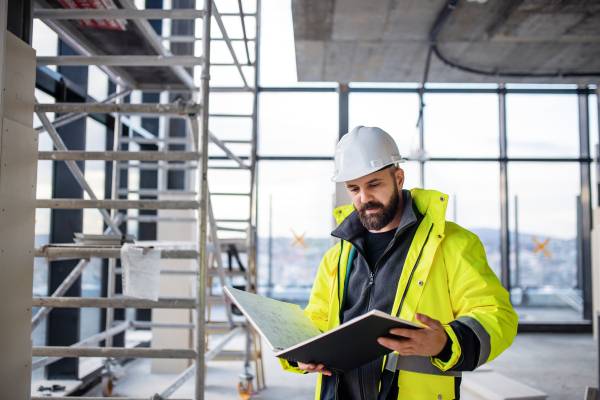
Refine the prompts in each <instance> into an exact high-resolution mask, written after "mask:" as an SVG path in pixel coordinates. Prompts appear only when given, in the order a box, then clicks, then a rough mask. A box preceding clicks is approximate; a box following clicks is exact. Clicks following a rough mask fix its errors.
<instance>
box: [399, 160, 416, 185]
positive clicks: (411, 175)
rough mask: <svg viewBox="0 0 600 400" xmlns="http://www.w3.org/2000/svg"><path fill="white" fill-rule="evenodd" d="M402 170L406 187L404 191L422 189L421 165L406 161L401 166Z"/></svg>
mask: <svg viewBox="0 0 600 400" xmlns="http://www.w3.org/2000/svg"><path fill="white" fill-rule="evenodd" d="M400 168H402V169H403V170H404V187H403V189H407V190H410V189H414V188H418V187H421V183H420V182H421V171H420V169H421V165H420V164H419V162H417V161H406V162H404V163H402V164H400Z"/></svg>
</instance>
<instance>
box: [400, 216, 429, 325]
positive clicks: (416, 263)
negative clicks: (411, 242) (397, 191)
mask: <svg viewBox="0 0 600 400" xmlns="http://www.w3.org/2000/svg"><path fill="white" fill-rule="evenodd" d="M432 229H433V224H431V227H430V228H429V232H427V237H426V238H425V243H423V247H421V251H420V252H419V256H418V257H417V261H416V262H415V266H414V267H413V269H412V271H411V272H410V276H409V277H408V282H407V283H406V288H405V289H404V293H403V294H402V300H400V305H399V306H398V314H397V315H396V316H397V317H399V316H400V311H401V310H402V305H403V304H404V299H405V298H406V294H407V293H408V288H409V287H410V282H411V281H412V278H413V275H414V274H415V271H416V270H417V266H418V265H419V261H421V256H422V255H423V250H424V249H425V246H426V245H427V242H428V241H429V235H430V234H431V230H432Z"/></svg>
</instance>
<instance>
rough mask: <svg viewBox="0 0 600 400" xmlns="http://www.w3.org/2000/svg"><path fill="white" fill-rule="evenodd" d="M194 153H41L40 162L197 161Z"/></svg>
mask: <svg viewBox="0 0 600 400" xmlns="http://www.w3.org/2000/svg"><path fill="white" fill-rule="evenodd" d="M200 157H201V154H200V153H198V152H194V151H168V152H164V151H77V150H70V151H62V150H56V151H40V152H39V153H38V160H54V161H67V160H73V161H197V160H199V159H200Z"/></svg>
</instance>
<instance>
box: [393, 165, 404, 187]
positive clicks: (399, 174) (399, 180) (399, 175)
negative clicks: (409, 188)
mask: <svg viewBox="0 0 600 400" xmlns="http://www.w3.org/2000/svg"><path fill="white" fill-rule="evenodd" d="M395 175H396V184H398V190H402V188H403V187H404V170H403V169H402V168H400V167H398V169H397V170H396V174H395Z"/></svg>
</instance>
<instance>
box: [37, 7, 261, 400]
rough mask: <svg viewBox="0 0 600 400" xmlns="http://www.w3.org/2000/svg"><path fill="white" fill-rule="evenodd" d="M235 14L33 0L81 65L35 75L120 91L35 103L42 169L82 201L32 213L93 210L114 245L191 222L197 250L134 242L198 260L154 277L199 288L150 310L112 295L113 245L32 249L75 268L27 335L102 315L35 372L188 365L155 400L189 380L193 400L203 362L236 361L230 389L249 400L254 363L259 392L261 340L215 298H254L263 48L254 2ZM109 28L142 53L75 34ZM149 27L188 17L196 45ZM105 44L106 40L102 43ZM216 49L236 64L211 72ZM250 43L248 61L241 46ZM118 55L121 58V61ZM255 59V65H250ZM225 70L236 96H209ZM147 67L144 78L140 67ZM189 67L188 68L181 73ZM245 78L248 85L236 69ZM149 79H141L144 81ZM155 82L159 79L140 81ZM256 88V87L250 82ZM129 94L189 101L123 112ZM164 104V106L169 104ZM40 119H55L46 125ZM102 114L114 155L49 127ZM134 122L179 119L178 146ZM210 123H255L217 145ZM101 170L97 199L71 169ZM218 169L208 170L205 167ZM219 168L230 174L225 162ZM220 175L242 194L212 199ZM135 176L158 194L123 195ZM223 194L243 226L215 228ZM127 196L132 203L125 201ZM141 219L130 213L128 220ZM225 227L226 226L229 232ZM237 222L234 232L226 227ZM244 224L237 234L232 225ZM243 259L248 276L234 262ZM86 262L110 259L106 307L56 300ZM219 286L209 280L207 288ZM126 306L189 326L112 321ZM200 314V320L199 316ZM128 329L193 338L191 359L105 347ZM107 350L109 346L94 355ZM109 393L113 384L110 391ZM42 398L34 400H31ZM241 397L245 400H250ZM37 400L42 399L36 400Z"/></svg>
mask: <svg viewBox="0 0 600 400" xmlns="http://www.w3.org/2000/svg"><path fill="white" fill-rule="evenodd" d="M238 5H239V12H237V13H219V12H218V10H217V6H216V4H215V3H214V2H213V1H212V0H204V4H203V9H202V10H197V9H171V10H164V9H146V10H139V9H137V8H136V7H135V5H134V4H133V2H132V1H131V0H119V2H118V4H117V6H118V8H116V9H63V8H61V6H60V5H59V3H57V2H55V1H51V0H47V1H46V0H36V9H35V11H34V18H39V19H41V20H42V21H43V22H44V23H46V25H48V26H49V27H50V28H51V29H53V30H54V31H55V32H56V33H57V34H58V36H59V37H60V39H61V40H63V41H64V42H66V43H67V44H68V45H69V46H71V47H72V48H73V49H74V50H75V51H77V52H78V53H79V54H80V55H79V56H63V55H59V56H56V57H38V58H37V65H38V66H44V65H63V66H88V65H96V66H98V68H100V69H101V70H102V71H103V72H105V73H106V74H107V75H108V77H109V79H110V80H111V81H112V82H113V83H114V84H115V85H117V90H116V93H114V94H112V95H110V96H108V97H107V98H106V99H105V100H103V101H100V102H97V103H55V104H39V103H37V102H36V105H35V112H36V114H37V116H38V117H39V119H40V121H41V122H42V126H40V127H38V128H37V130H38V132H40V133H41V132H44V131H45V132H47V133H48V134H49V135H50V138H51V139H52V143H53V145H54V147H55V149H56V150H54V151H43V152H42V151H41V152H39V156H38V159H39V160H53V161H64V162H65V163H66V165H67V167H68V168H69V170H70V172H71V173H72V174H73V176H74V177H75V179H76V181H77V183H78V184H79V185H80V186H81V188H82V189H83V190H84V191H85V192H86V193H87V195H88V196H89V199H57V198H53V199H38V200H37V207H38V208H50V209H98V210H99V211H100V213H101V215H102V219H103V221H104V223H105V225H106V230H105V231H104V233H105V234H110V233H114V234H118V235H122V234H123V233H124V232H123V227H125V226H126V222H127V221H137V222H138V223H140V222H141V223H143V222H152V223H158V222H182V223H191V224H195V226H196V227H197V234H196V242H195V243H168V242H167V243H164V242H159V241H155V242H139V243H138V244H136V245H140V246H145V247H153V248H156V249H159V250H160V252H161V258H162V259H180V260H195V261H196V262H197V263H196V264H197V268H196V269H195V270H173V269H168V270H162V271H161V275H182V276H188V277H191V278H195V293H196V296H195V297H189V298H183V297H178V298H159V299H158V301H152V300H144V299H136V298H126V297H123V296H120V295H118V294H116V292H115V281H116V276H117V275H119V274H121V273H122V269H121V268H120V267H119V265H118V262H117V260H118V259H120V257H121V246H117V245H114V246H106V245H82V244H76V243H73V244H52V243H51V244H47V245H43V246H41V247H39V248H36V249H35V257H43V258H46V259H47V260H65V259H79V260H80V261H79V262H78V263H77V265H76V266H75V268H74V269H73V270H72V271H71V272H70V274H69V275H68V276H67V278H66V279H65V280H64V281H63V282H62V284H61V285H60V286H59V287H58V288H57V289H56V290H55V291H54V292H53V293H52V294H51V295H49V296H48V297H34V298H33V306H34V307H39V309H38V311H37V313H36V315H35V316H34V317H33V319H32V330H33V329H35V328H36V327H37V326H38V325H39V324H40V323H41V322H42V321H43V319H44V318H45V317H46V316H47V315H48V314H49V313H50V311H51V310H52V309H53V308H61V307H65V308H82V307H95V308H104V309H106V327H105V330H104V331H102V332H100V333H98V334H95V335H93V336H91V337H88V338H86V339H84V340H81V341H79V342H77V343H75V344H73V345H71V346H68V347H58V346H39V347H34V348H33V356H34V357H43V358H41V359H38V360H36V361H35V362H33V365H32V368H33V369H37V368H42V367H44V366H47V365H49V364H51V363H53V362H55V361H57V360H60V359H61V358H64V357H101V358H107V360H108V361H107V365H109V360H110V358H171V359H189V360H193V361H194V362H193V364H192V365H191V366H190V367H189V368H187V369H186V370H185V371H184V372H183V373H181V374H180V375H179V376H178V377H177V378H176V379H175V380H174V381H173V382H172V383H171V384H170V385H169V386H168V387H167V388H165V389H164V390H163V391H162V392H161V393H156V394H155V395H154V396H153V397H152V398H153V399H166V398H169V397H170V396H171V395H172V394H173V393H174V392H175V391H176V390H177V389H178V388H179V387H181V386H182V385H183V384H184V383H185V382H186V381H187V380H188V379H190V378H191V377H192V376H193V377H194V378H195V391H194V399H195V400H200V399H204V386H205V364H206V362H208V361H210V360H243V361H244V365H245V367H244V371H243V373H242V374H241V375H240V379H241V381H240V383H239V387H238V390H239V391H240V394H241V395H245V394H249V393H250V392H252V386H251V381H252V378H253V375H252V374H250V362H251V361H253V362H254V363H255V368H256V372H255V373H256V375H257V378H258V379H257V382H256V388H257V389H263V388H264V387H265V384H264V374H263V369H262V353H261V345H260V340H259V338H258V336H257V335H255V334H254V332H253V330H252V328H251V326H250V324H248V323H247V321H246V320H244V319H243V318H242V317H237V318H234V316H233V315H232V305H231V304H230V302H229V300H228V299H227V298H226V296H224V295H223V294H222V293H219V291H214V290H213V287H214V286H215V284H216V282H219V286H223V285H225V284H227V282H228V279H233V278H234V277H243V278H244V279H245V284H244V286H245V290H248V291H254V292H255V291H256V288H257V275H256V274H257V268H256V233H255V232H256V216H255V213H254V212H253V210H254V209H255V201H256V143H257V141H256V136H257V98H256V95H257V90H256V85H255V83H256V82H257V64H258V39H259V27H260V20H259V10H260V4H259V0H257V3H256V11H255V12H254V13H244V11H243V8H242V4H241V1H239V2H238ZM224 16H226V17H236V18H239V19H240V21H241V26H242V32H243V38H242V39H231V38H230V37H229V35H228V32H227V30H226V28H225V24H224V23H223V18H222V17H224ZM105 18H108V19H110V18H114V19H119V20H128V21H129V23H128V25H127V27H128V30H129V31H128V32H127V33H126V34H127V35H129V36H130V37H133V38H135V39H136V40H140V43H141V44H140V45H139V48H140V51H139V52H141V53H145V54H119V53H115V48H118V46H107V45H106V43H105V42H103V41H102V40H101V39H102V38H103V34H104V33H107V32H102V30H101V29H100V30H95V31H94V32H93V33H90V31H89V30H88V31H86V30H85V29H84V28H82V27H81V26H79V25H78V24H77V22H76V21H75V20H77V19H82V20H100V19H105ZM245 18H254V20H255V25H256V32H255V35H254V38H249V35H248V32H247V30H246V23H245ZM149 19H152V20H157V19H158V20H160V19H171V20H173V19H184V20H196V19H201V20H202V21H203V24H202V25H203V28H202V37H201V38H197V37H196V36H195V35H194V36H175V35H170V36H159V35H157V34H156V32H155V30H154V29H153V28H152V26H151V24H150V22H149V21H148V20H149ZM212 21H214V22H216V24H217V26H218V28H219V31H220V33H221V36H222V37H220V38H211V23H212ZM105 38H106V39H107V40H108V39H109V36H108V34H107V35H105ZM198 40H201V41H202V48H203V54H202V56H200V57H197V56H194V55H173V54H172V53H171V51H170V50H169V49H168V48H167V47H165V46H164V45H163V42H167V43H195V42H196V41H198ZM213 40H218V41H224V42H225V44H226V45H227V48H228V50H229V52H230V54H231V58H232V60H233V62H232V63H211V57H210V49H211V41H213ZM236 41H241V42H243V45H244V52H245V56H246V62H245V63H242V62H240V61H239V58H238V55H237V53H236V51H235V49H234V46H233V43H234V42H236ZM252 42H254V48H253V49H252V50H253V51H251V49H250V47H251V46H249V43H252ZM124 53H126V52H124ZM251 53H252V54H253V59H252V58H251ZM224 65H227V66H233V67H235V69H236V70H237V71H238V73H239V75H240V77H241V80H242V82H243V86H241V87H211V86H210V84H209V79H210V75H209V74H210V67H211V66H224ZM195 66H199V67H201V69H202V72H201V85H200V87H199V88H198V87H196V85H195V84H194V79H193V74H192V73H191V71H190V70H189V67H195ZM140 67H143V68H140ZM186 67H188V68H186ZM242 67H244V68H248V69H249V70H250V71H251V74H252V77H251V79H248V77H247V76H246V74H245V72H244V68H242ZM143 70H146V71H150V73H140V71H143ZM153 75H154V76H156V77H157V78H156V79H155V80H153V79H151V78H148V76H150V77H151V76H153ZM249 82H253V83H249ZM133 90H142V91H155V92H156V91H158V92H163V93H165V92H166V93H182V92H186V93H189V96H188V97H189V100H182V99H181V98H177V99H174V100H173V99H169V100H171V101H161V102H159V103H142V104H131V103H125V102H123V99H124V98H126V96H129V95H130V94H131V92H132V91H133ZM211 92H223V93H240V92H248V93H251V94H252V96H253V101H252V107H253V109H252V112H251V113H249V114H209V99H210V93H211ZM168 97H169V96H164V97H161V99H163V100H164V99H166V98H168ZM46 113H57V114H61V115H60V116H59V117H57V118H56V119H55V120H54V121H53V122H50V120H49V118H48V117H47V115H46ZM92 113H97V114H110V115H112V116H114V118H115V129H114V148H113V149H112V151H97V152H92V151H78V150H69V149H68V148H67V146H66V145H65V144H64V142H63V141H62V139H61V137H60V135H59V134H58V133H57V131H56V128H58V127H60V126H64V125H66V124H68V123H70V122H73V121H76V120H78V119H80V118H84V117H86V116H87V115H89V114H92ZM130 116H142V117H143V116H147V117H148V116H149V117H158V116H160V117H162V118H165V119H171V118H182V119H184V120H185V122H186V126H187V135H186V137H171V136H169V135H167V134H165V131H164V130H163V133H162V136H161V135H158V136H157V135H154V134H152V133H150V132H148V131H146V130H145V129H143V128H142V127H140V126H135V124H133V123H132V121H131V119H127V118H128V117H130ZM209 117H210V118H246V119H249V120H250V121H251V126H252V128H251V137H250V138H249V139H248V140H220V139H219V138H218V137H217V136H216V135H214V134H213V133H211V132H210V131H209ZM124 124H127V126H128V127H129V129H128V134H127V135H126V136H123V126H124ZM209 143H212V144H213V146H214V149H215V150H216V149H218V151H220V152H221V153H222V154H224V155H223V156H217V157H214V156H210V153H211V152H212V150H209ZM131 144H137V145H144V144H152V145H156V146H157V148H158V151H130V150H129V146H130V145H131ZM229 144H246V145H249V147H250V151H249V154H248V155H247V156H245V157H240V156H237V155H236V154H235V153H234V151H232V150H231V149H230V148H229V146H228V145H229ZM173 145H175V146H179V147H181V146H184V147H185V149H184V150H181V149H178V150H173V149H172V147H173ZM88 160H101V161H107V162H112V177H111V180H112V193H111V198H110V199H99V198H98V197H97V196H96V195H95V193H94V192H93V190H92V188H91V186H90V185H89V184H88V182H86V179H85V176H84V174H83V172H82V170H81V169H80V168H79V166H78V165H77V161H88ZM210 160H214V161H215V162H210ZM223 162H227V164H223ZM211 169H218V170H225V171H228V170H229V171H239V170H245V171H248V173H249V178H250V182H249V188H250V189H249V191H246V192H239V193H222V192H213V193H211V192H210V191H209V182H208V174H209V170H211ZM131 170H137V171H142V170H156V171H157V172H158V182H159V183H158V188H157V189H141V188H138V189H135V188H133V189H132V188H130V187H129V186H128V183H123V182H121V181H120V177H121V173H122V172H123V171H124V172H125V173H129V171H131ZM170 171H183V173H184V176H185V188H184V189H177V190H173V189H170V188H168V187H167V184H166V182H167V174H168V173H169V172H170ZM173 194H176V195H179V196H183V197H186V198H188V199H187V200H181V199H177V200H173V199H161V197H163V196H165V195H166V196H168V195H173ZM143 196H154V197H156V199H141V198H140V197H143ZM216 196H219V197H222V196H244V197H247V198H248V205H249V207H248V218H243V219H239V218H238V219H231V218H229V219H217V218H215V213H214V211H213V207H212V205H213V203H216V204H218V202H219V200H217V199H216V198H215V197H216ZM130 197H132V198H130ZM136 210H137V211H138V212H137V213H136V212H135V211H136ZM139 210H192V211H193V212H194V214H195V217H170V216H161V215H142V214H140V213H139ZM227 224H230V225H229V226H227ZM231 224H237V225H236V226H237V227H231ZM240 224H243V226H242V227H240ZM226 232H235V233H236V234H237V237H233V238H232V237H229V238H220V237H219V236H220V233H221V234H223V233H226ZM240 253H246V254H247V257H246V266H245V267H244V266H243V262H242V261H241V260H240V257H239V254H240ZM225 254H227V255H228V256H229V268H228V269H226V268H225V265H224V261H223V256H224V255H225ZM232 257H233V258H234V259H235V260H237V262H238V267H237V268H233V265H232V261H231V260H232ZM91 258H101V259H108V260H109V262H108V271H109V273H108V293H107V297H105V298H104V297H101V298H83V297H64V295H65V293H66V292H67V291H68V290H69V288H70V287H71V286H72V285H73V284H74V283H75V282H76V281H77V279H78V278H79V277H80V276H81V274H82V272H83V271H84V270H85V268H86V267H87V266H88V265H89V264H90V259H91ZM215 278H216V280H215ZM213 306H223V307H224V309H225V320H215V319H213V318H214V315H213V313H212V307H213ZM123 308H136V309H160V308H165V309H186V310H191V311H192V314H193V316H194V322H193V323H190V324H186V323H160V322H148V321H135V320H124V321H119V320H115V316H114V310H115V309H123ZM207 309H208V317H207V315H206V310H207ZM136 328H142V329H147V328H175V329H187V330H191V331H192V332H193V335H194V342H195V349H155V348H121V347H113V346H112V339H113V337H114V336H115V335H118V334H121V333H123V332H125V331H127V330H128V329H136ZM242 333H243V334H244V335H245V339H246V345H245V348H244V349H242V350H240V351H231V350H224V347H225V346H226V345H227V344H228V343H230V341H231V339H232V338H234V337H235V336H236V335H238V334H242ZM213 334H221V335H224V336H223V337H222V338H220V340H218V341H216V343H215V344H214V345H212V340H211V346H209V337H210V336H211V335H213ZM101 341H104V342H105V347H90V346H91V345H93V344H96V343H99V342H101ZM109 383H110V382H109ZM39 398H41V397H39ZM246 398H247V397H246ZM32 399H38V397H35V396H34V397H32Z"/></svg>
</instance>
